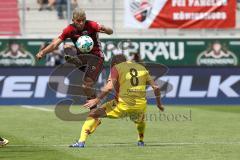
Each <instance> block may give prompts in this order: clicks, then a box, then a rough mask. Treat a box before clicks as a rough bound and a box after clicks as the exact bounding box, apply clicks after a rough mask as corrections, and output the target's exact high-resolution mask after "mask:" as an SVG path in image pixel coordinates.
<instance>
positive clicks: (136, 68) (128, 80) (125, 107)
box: [70, 55, 164, 148]
mask: <svg viewBox="0 0 240 160" xmlns="http://www.w3.org/2000/svg"><path fill="white" fill-rule="evenodd" d="M148 84H149V85H150V86H151V87H152V88H153V90H154V94H155V96H156V102H157V107H158V108H159V109H160V110H161V111H164V107H163V105H162V104H161V99H160V88H159V86H158V85H157V84H155V82H154V80H153V79H152V78H151V76H150V75H149V72H148V71H147V69H146V68H145V67H144V66H143V65H141V64H138V63H134V62H130V61H127V60H126V57H125V56H124V55H116V56H114V57H113V58H112V62H111V73H110V76H109V78H108V81H107V83H106V85H105V86H104V87H103V89H102V91H101V93H100V94H99V95H98V96H97V98H95V99H91V100H89V101H88V102H87V103H86V104H84V107H87V108H91V107H92V106H94V105H96V104H98V103H99V102H100V100H101V99H103V98H104V97H105V96H106V95H107V94H108V93H109V92H110V91H112V90H113V89H115V91H116V94H115V98H114V99H113V100H111V101H108V102H106V103H104V104H103V105H101V106H100V107H99V108H96V109H93V110H91V111H90V113H89V115H88V118H87V120H86V122H85V123H84V125H83V127H82V131H81V135H80V139H79V141H78V142H76V143H75V144H72V145H70V147H80V148H83V147H84V146H85V141H86V139H87V137H88V135H89V133H91V130H93V129H96V127H97V126H96V125H95V124H96V120H97V119H98V118H100V117H108V118H122V117H126V116H128V117H130V119H131V120H132V121H133V122H134V123H135V124H136V127H137V130H138V146H144V141H143V138H144V130H145V126H146V124H145V121H144V114H145V112H146V106H147V100H146V86H147V85H148Z"/></svg>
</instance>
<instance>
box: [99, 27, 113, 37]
mask: <svg viewBox="0 0 240 160" xmlns="http://www.w3.org/2000/svg"><path fill="white" fill-rule="evenodd" d="M99 32H100V33H106V34H108V35H110V34H113V30H112V29H111V28H110V27H106V26H104V25H101V29H100V31H99Z"/></svg>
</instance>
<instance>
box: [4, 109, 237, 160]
mask: <svg viewBox="0 0 240 160" xmlns="http://www.w3.org/2000/svg"><path fill="white" fill-rule="evenodd" d="M48 109H49V110H47V111H45V110H39V109H32V108H23V107H21V106H11V107H9V106H8V107H5V106H2V107H0V135H1V136H3V137H5V138H7V139H9V141H10V143H9V144H8V145H7V146H5V147H3V148H0V160H53V159H56V160H68V159H69V160H77V159H78V160H123V159H124V160H128V159H129V160H133V159H140V160H148V159H152V160H161V159H162V160H164V159H166V160H239V159H240V106H166V111H165V112H164V114H159V112H158V110H157V108H156V107H153V106H148V111H147V117H146V118H147V128H146V133H145V143H146V146H145V147H137V146H136V137H137V132H136V128H135V125H134V124H133V123H132V122H131V121H129V119H119V120H113V119H103V120H102V124H101V125H100V126H99V128H98V129H97V131H96V132H95V133H94V134H93V135H91V136H90V137H89V138H88V141H87V144H86V148H84V149H76V148H74V149H73V148H68V145H69V144H71V143H73V142H74V141H75V140H76V139H78V137H79V133H80V130H81V126H82V124H83V122H82V121H81V122H69V121H62V120H60V119H58V118H57V117H56V116H55V114H54V112H51V109H53V108H52V107H50V108H48ZM77 110H78V107H77V106H75V107H74V108H73V112H76V111H77Z"/></svg>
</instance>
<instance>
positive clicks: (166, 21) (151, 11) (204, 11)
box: [125, 0, 236, 28]
mask: <svg viewBox="0 0 240 160" xmlns="http://www.w3.org/2000/svg"><path fill="white" fill-rule="evenodd" d="M235 22H236V0H125V26H126V27H132V28H234V27H235Z"/></svg>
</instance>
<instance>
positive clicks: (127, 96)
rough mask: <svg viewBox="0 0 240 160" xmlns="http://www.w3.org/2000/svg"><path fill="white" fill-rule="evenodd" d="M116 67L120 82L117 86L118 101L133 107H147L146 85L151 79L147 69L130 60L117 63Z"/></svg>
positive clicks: (116, 76)
mask: <svg viewBox="0 0 240 160" xmlns="http://www.w3.org/2000/svg"><path fill="white" fill-rule="evenodd" d="M114 68H115V69H114V70H115V79H117V82H118V85H117V86H118V87H117V88H115V89H116V92H117V95H116V96H117V97H116V98H117V101H118V103H120V104H122V105H121V106H123V107H127V108H132V109H138V108H143V107H146V103H147V100H146V86H147V82H148V81H149V80H150V79H151V77H150V75H149V72H148V71H147V69H146V68H145V67H144V66H143V65H141V64H138V63H134V62H130V61H127V62H122V63H120V64H117V65H115V66H114ZM111 74H112V72H111Z"/></svg>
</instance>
